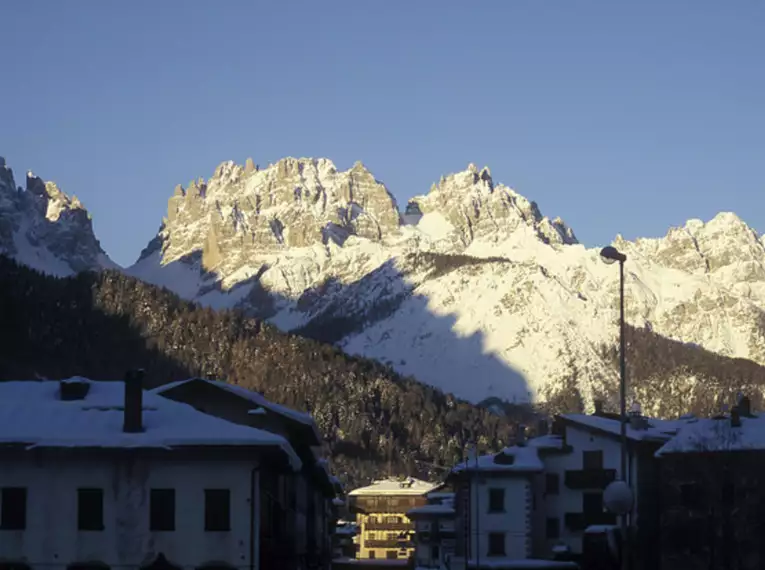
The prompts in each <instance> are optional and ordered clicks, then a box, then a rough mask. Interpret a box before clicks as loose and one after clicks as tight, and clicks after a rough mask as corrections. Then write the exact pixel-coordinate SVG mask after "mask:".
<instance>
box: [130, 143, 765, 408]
mask: <svg viewBox="0 0 765 570" xmlns="http://www.w3.org/2000/svg"><path fill="white" fill-rule="evenodd" d="M614 245H615V246H616V247H618V248H620V249H622V250H623V251H624V252H625V253H626V254H627V256H628V260H627V265H626V268H625V269H626V306H627V317H628V321H629V322H630V323H631V324H632V325H634V326H637V327H649V328H651V329H652V330H654V331H655V332H656V333H658V334H660V335H664V336H666V337H669V338H671V339H675V340H679V341H682V342H685V343H693V344H695V345H699V346H702V347H704V348H706V349H708V350H711V351H714V352H718V353H720V354H723V355H726V356H735V357H743V358H750V359H752V360H755V361H757V362H759V363H763V364H765V241H763V238H761V237H759V236H758V235H757V234H756V233H755V232H754V230H752V229H751V228H749V227H747V226H746V224H744V223H743V222H742V221H741V220H740V219H739V218H737V217H736V216H735V215H733V214H727V213H723V214H720V215H718V216H717V217H715V218H714V219H713V220H711V221H709V222H707V223H703V222H700V221H697V220H692V221H690V222H688V223H687V224H686V225H685V226H684V227H682V228H674V229H672V230H670V231H669V233H668V234H667V235H666V236H665V237H663V238H659V239H640V240H637V241H635V242H628V241H625V240H623V239H621V238H620V237H617V238H616V240H615V242H614ZM129 272H130V273H132V274H133V275H135V276H137V277H140V278H142V279H144V280H146V281H149V282H152V283H156V284H159V285H164V286H166V287H168V288H170V289H172V290H174V291H176V292H177V293H179V294H180V295H182V296H184V297H186V298H188V299H193V300H196V301H198V302H200V303H202V304H205V305H208V306H211V307H215V308H218V307H232V306H237V307H240V308H243V309H245V310H246V311H248V312H250V313H252V314H256V315H259V316H261V317H264V318H268V319H269V320H270V321H271V322H273V323H274V324H276V325H277V326H279V327H280V328H282V329H284V330H292V331H296V332H300V333H302V334H306V335H310V336H314V337H317V338H321V339H323V340H327V341H330V342H335V343H337V344H339V345H340V346H342V347H343V348H344V349H345V350H346V351H348V352H350V353H355V354H362V355H365V356H369V357H373V358H376V359H378V360H381V361H384V362H386V363H389V364H390V365H391V366H393V367H394V368H396V369H397V370H399V371H400V372H402V373H405V374H411V375H413V376H415V377H416V378H418V379H419V380H422V381H425V382H428V383H430V384H432V385H434V386H437V387H440V388H442V389H444V390H446V391H450V392H453V393H455V394H456V395H458V396H460V397H464V398H466V399H469V400H472V401H481V400H484V399H486V398H489V397H497V398H500V399H503V400H524V401H525V400H528V399H529V398H532V399H544V398H550V397H554V396H555V395H556V393H557V392H559V391H561V390H563V389H564V388H567V387H570V386H571V385H572V384H575V385H576V387H577V389H578V391H579V392H580V393H581V394H582V396H583V397H584V398H585V401H592V399H593V398H594V397H595V396H596V395H598V394H600V393H602V392H603V391H605V390H606V388H607V387H608V386H611V385H613V384H614V382H615V380H616V378H615V376H614V371H613V367H612V364H611V363H610V362H609V361H607V358H606V355H605V353H604V350H603V347H604V346H606V345H613V343H614V342H615V341H616V335H617V333H618V327H617V319H618V270H617V269H616V268H615V267H613V266H608V265H605V264H603V263H602V262H601V260H600V259H599V256H598V249H587V248H585V247H584V246H583V245H581V244H579V243H577V240H576V237H575V235H574V232H573V231H572V230H571V229H570V228H568V227H567V226H566V224H565V223H564V222H563V221H561V220H560V219H557V218H555V219H550V218H547V217H545V216H543V215H542V213H541V212H540V211H539V208H538V207H537V205H536V204H535V203H534V202H531V201H529V200H527V199H526V198H524V197H523V196H521V195H520V194H518V193H516V192H515V191H514V190H512V189H510V188H508V187H506V186H503V185H502V184H497V183H495V182H494V181H493V180H492V177H491V175H490V173H489V170H488V168H483V169H478V168H476V167H475V166H474V165H470V166H468V168H467V169H466V170H465V171H463V172H459V173H456V174H451V175H449V176H446V177H443V178H442V179H441V180H440V182H439V183H438V184H436V185H434V186H433V188H432V189H431V191H430V192H429V193H428V194H426V195H424V196H418V197H415V198H413V199H412V200H411V201H410V202H409V204H408V205H407V207H406V208H405V211H404V213H403V214H399V211H398V208H397V206H396V203H395V201H394V199H393V198H392V197H391V195H390V194H389V192H388V191H387V190H386V189H385V187H384V186H383V185H382V184H381V183H379V182H377V181H376V180H375V179H374V177H373V176H372V174H370V172H369V171H368V170H367V169H366V168H365V167H364V166H363V165H361V164H360V163H357V164H356V165H355V166H354V167H353V168H351V169H350V170H348V171H346V172H338V171H337V169H336V168H335V166H334V165H333V164H332V163H331V162H330V161H329V160H326V159H318V160H314V159H299V160H298V159H291V158H290V159H284V160H281V161H279V162H278V163H276V164H274V165H270V166H269V167H267V168H264V169H260V168H258V167H257V166H256V165H255V164H254V163H253V162H252V161H249V162H248V164H247V165H246V166H245V167H241V166H237V165H235V164H233V163H224V164H222V165H221V166H219V167H218V169H217V170H216V172H215V174H214V175H213V177H212V178H211V179H210V180H208V181H206V182H205V181H202V180H200V181H197V182H195V183H192V184H190V185H189V186H188V187H187V188H185V189H184V188H182V187H177V188H176V190H175V192H174V195H173V197H172V198H170V201H169V208H168V215H167V218H166V219H165V220H164V222H163V225H162V228H161V229H160V232H159V234H158V236H157V237H156V238H155V239H154V240H153V241H152V242H151V243H150V244H149V246H148V247H147V248H146V249H145V250H144V252H143V253H142V254H141V257H140V259H139V260H138V262H137V263H136V264H135V265H134V266H133V267H131V268H130V269H129ZM694 381H695V380H694V378H691V377H690V376H688V377H683V378H680V379H679V380H677V386H675V387H674V388H673V389H675V388H676V389H678V390H682V389H683V386H684V385H685V384H683V383H686V384H689V385H690V384H692V383H693V382H694ZM649 411H650V410H649Z"/></svg>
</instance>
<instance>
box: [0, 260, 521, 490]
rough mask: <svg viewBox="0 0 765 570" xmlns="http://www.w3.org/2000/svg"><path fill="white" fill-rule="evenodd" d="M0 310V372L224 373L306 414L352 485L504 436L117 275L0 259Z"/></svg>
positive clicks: (263, 326) (367, 374) (474, 414)
mask: <svg viewBox="0 0 765 570" xmlns="http://www.w3.org/2000/svg"><path fill="white" fill-rule="evenodd" d="M0 315H1V316H2V319H1V320H2V324H1V325H0V379H5V380H8V379H34V378H51V379H59V378H66V377H70V376H74V375H81V376H86V377H89V378H93V379H98V380H109V379H115V380H119V379H121V378H122V377H123V375H124V373H125V371H126V370H128V369H131V368H138V367H140V368H144V369H145V371H146V381H147V384H148V385H149V387H151V386H156V385H159V384H163V383H165V382H170V381H174V380H178V379H182V378H188V377H191V376H201V375H208V376H213V377H216V378H219V379H225V380H226V381H229V382H233V383H237V384H241V385H242V386H244V387H247V388H250V389H254V390H258V391H260V392H262V393H263V394H264V395H265V396H266V397H267V398H269V399H271V400H273V401H275V402H279V403H282V404H286V405H288V406H291V407H294V408H297V409H300V410H304V411H310V412H311V413H312V414H313V416H314V417H315V419H316V421H317V423H318V425H319V428H320V430H321V431H322V433H323V434H324V436H325V438H326V446H327V447H328V451H329V453H330V456H331V458H332V461H333V470H334V471H335V472H336V473H337V474H338V475H340V476H341V478H343V479H344V480H345V481H347V482H348V483H351V484H354V483H361V482H365V481H368V480H369V479H371V478H372V477H376V476H382V475H385V474H387V472H388V471H389V470H390V471H391V472H392V473H393V474H399V475H403V474H412V475H420V476H431V477H438V476H440V475H443V474H444V468H445V467H447V466H451V465H453V464H454V463H455V462H456V461H459V460H460V459H461V458H462V455H463V452H464V449H465V445H466V444H467V442H469V441H472V440H475V439H477V440H478V441H479V442H480V443H481V445H482V447H483V449H486V450H488V449H497V448H499V447H501V446H502V445H504V444H506V443H507V442H508V441H509V438H510V437H511V435H512V433H513V431H514V425H513V422H512V421H511V419H509V418H503V417H500V416H497V415H494V414H491V413H490V412H488V411H487V410H485V409H482V408H479V407H477V406H475V405H471V404H469V403H466V402H463V401H460V400H457V399H455V398H454V397H453V396H450V395H446V394H444V393H442V392H440V391H439V390H437V389H435V388H431V387H429V386H426V385H424V384H422V383H419V382H417V381H415V380H412V379H408V378H403V377H401V376H400V375H398V374H396V373H395V372H394V371H392V370H391V369H390V368H388V367H386V366H384V365H382V364H379V363H377V362H375V361H371V360H366V359H362V358H355V357H351V356H348V355H346V354H344V353H343V352H341V351H340V350H339V349H337V348H334V347H333V346H331V345H327V344H322V343H320V342H317V341H314V340H310V339H306V338H302V337H298V336H294V335H289V334H285V333H282V332H280V331H278V330H277V329H275V328H274V327H273V326H271V325H269V324H267V323H265V322H262V321H260V320H257V319H253V318H247V317H244V316H243V315H242V314H240V313H239V312H237V311H228V310H227V311H213V310H211V309H207V308H200V307H198V306H197V305H195V304H193V303H190V302H186V301H183V300H181V299H180V298H179V297H178V296H176V295H175V294H174V293H171V292H169V291H168V290H166V289H162V288H159V287H155V286H153V285H148V284H146V283H143V282H141V281H138V280H136V279H134V278H131V277H128V276H126V275H124V274H122V273H119V272H116V271H107V272H103V273H98V274H96V273H81V274H79V275H78V276H76V277H70V278H63V279H60V278H54V277H50V276H46V275H43V274H41V273H38V272H36V271H34V270H31V269H29V268H27V267H25V266H22V265H19V264H17V263H16V262H14V261H12V260H10V259H9V258H7V257H3V256H0ZM518 415H519V416H520V415H523V414H522V412H519V414H518ZM41 421H43V420H42V419H41Z"/></svg>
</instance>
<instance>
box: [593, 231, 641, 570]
mask: <svg viewBox="0 0 765 570" xmlns="http://www.w3.org/2000/svg"><path fill="white" fill-rule="evenodd" d="M600 258H601V259H602V260H603V262H604V263H607V264H608V265H611V264H613V263H616V262H617V261H618V262H619V407H620V416H621V418H620V419H621V448H622V449H621V452H622V453H621V478H622V480H621V481H614V482H613V483H611V485H610V486H613V488H611V489H606V492H605V494H604V498H607V499H609V500H608V501H606V503H607V504H606V507H607V508H608V509H609V510H611V512H614V513H616V514H618V515H620V518H621V535H622V560H621V562H622V569H623V570H627V569H628V568H629V540H628V536H627V514H628V513H629V511H630V510H631V509H632V501H633V495H632V490H631V489H630V488H629V484H628V483H627V379H626V376H627V375H626V368H625V363H624V262H625V261H627V256H626V255H624V254H623V253H622V252H620V251H619V250H618V249H616V248H615V247H613V246H610V245H609V246H606V247H604V248H603V249H601V250H600ZM610 486H609V487H610ZM608 503H610V504H608Z"/></svg>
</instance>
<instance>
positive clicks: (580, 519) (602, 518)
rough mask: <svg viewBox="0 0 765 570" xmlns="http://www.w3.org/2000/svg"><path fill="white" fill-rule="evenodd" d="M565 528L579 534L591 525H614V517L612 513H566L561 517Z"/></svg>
mask: <svg viewBox="0 0 765 570" xmlns="http://www.w3.org/2000/svg"><path fill="white" fill-rule="evenodd" d="M563 520H564V522H565V524H566V528H567V529H569V530H570V531H573V532H580V531H583V530H584V529H586V528H587V527H588V526H592V525H607V524H616V515H615V514H613V513H607V512H602V513H587V514H585V513H566V514H565V515H564V517H563Z"/></svg>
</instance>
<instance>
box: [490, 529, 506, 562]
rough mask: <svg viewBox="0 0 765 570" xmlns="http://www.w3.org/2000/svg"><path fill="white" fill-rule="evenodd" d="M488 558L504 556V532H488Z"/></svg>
mask: <svg viewBox="0 0 765 570" xmlns="http://www.w3.org/2000/svg"><path fill="white" fill-rule="evenodd" d="M488 554H489V556H504V555H505V533H504V532H490V533H489V553H488Z"/></svg>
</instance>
